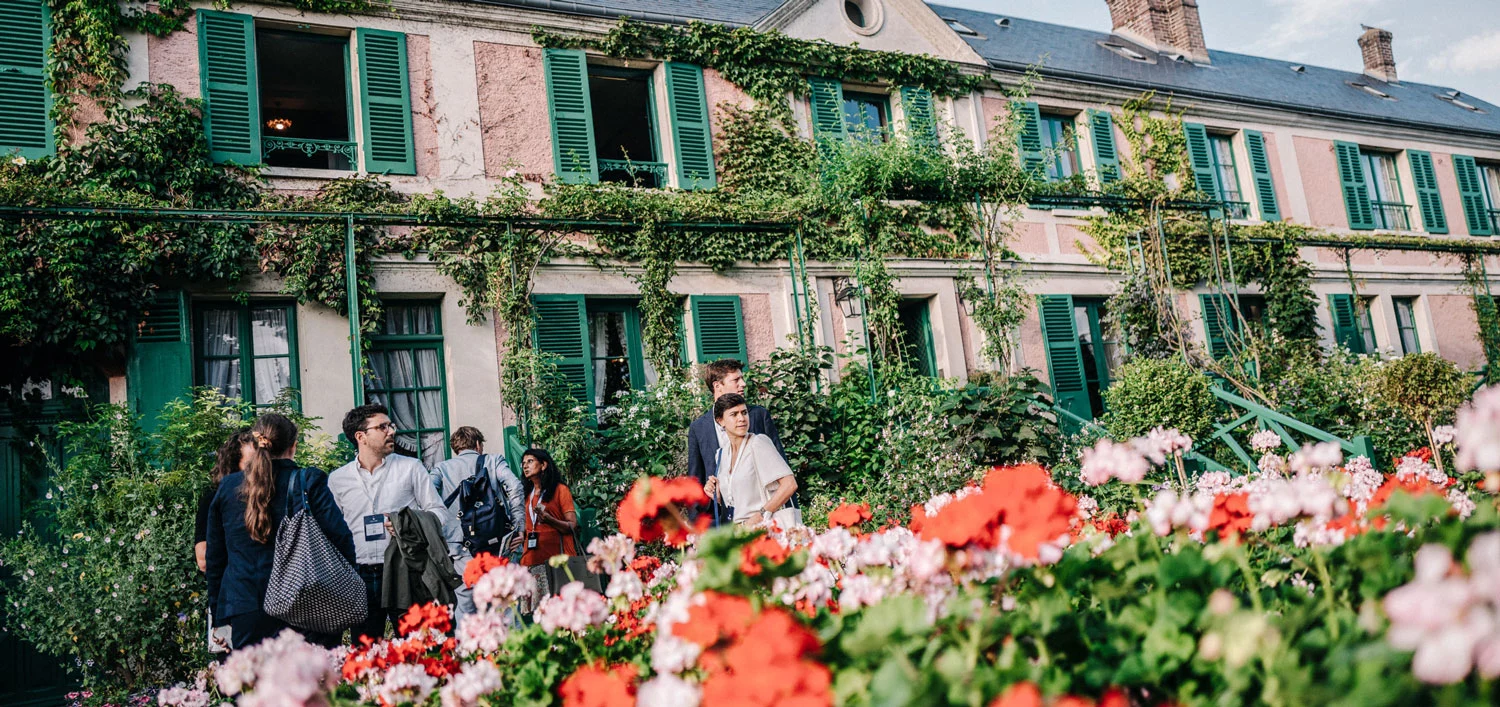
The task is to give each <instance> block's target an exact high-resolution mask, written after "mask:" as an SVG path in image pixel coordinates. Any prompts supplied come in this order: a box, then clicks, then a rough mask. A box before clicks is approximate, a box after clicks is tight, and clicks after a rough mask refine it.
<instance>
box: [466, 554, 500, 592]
mask: <svg viewBox="0 0 1500 707" xmlns="http://www.w3.org/2000/svg"><path fill="white" fill-rule="evenodd" d="M508 564H510V558H507V557H495V556H494V555H493V554H491V553H488V552H481V553H479V554H478V555H475V556H474V559H472V560H469V566H468V567H465V568H464V586H465V587H473V586H474V585H475V584H478V583H479V578H480V577H483V576H485V575H487V574H489V572H490V570H492V569H495V568H496V567H504V566H505V565H508Z"/></svg>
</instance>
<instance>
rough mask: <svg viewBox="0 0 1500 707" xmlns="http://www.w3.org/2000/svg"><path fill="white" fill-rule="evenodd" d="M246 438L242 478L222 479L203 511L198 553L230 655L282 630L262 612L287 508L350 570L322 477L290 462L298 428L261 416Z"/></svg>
mask: <svg viewBox="0 0 1500 707" xmlns="http://www.w3.org/2000/svg"><path fill="white" fill-rule="evenodd" d="M250 434H251V437H252V439H253V440H254V444H255V453H254V454H253V455H251V457H250V459H249V460H248V462H247V463H246V465H245V470H244V471H241V472H236V473H233V474H230V475H228V476H226V477H224V480H223V481H222V482H220V484H219V490H218V492H217V493H215V494H214V499H213V502H212V503H211V504H210V505H209V508H208V547H207V548H206V552H205V555H206V557H205V560H206V564H207V574H208V596H209V602H210V603H211V604H212V607H213V616H214V622H215V623H218V624H220V625H223V624H228V625H229V626H231V627H232V630H231V637H232V640H233V648H234V649H236V650H237V649H240V648H244V647H246V646H252V645H255V644H256V643H259V642H260V641H262V640H264V639H266V638H270V637H273V636H275V635H277V634H278V633H280V632H281V631H282V629H285V628H288V627H289V625H288V624H287V623H286V622H285V621H283V620H281V619H278V618H275V617H272V616H270V615H268V614H267V613H266V611H265V609H264V604H265V600H266V593H267V587H268V585H269V584H270V583H271V574H272V565H273V564H274V563H275V561H276V554H277V542H278V531H279V530H280V529H281V526H282V525H283V524H284V522H285V521H287V520H288V518H287V515H288V514H287V511H288V508H289V507H293V506H296V505H298V504H300V505H301V507H302V508H305V510H306V515H307V516H310V518H306V519H305V520H313V521H316V530H320V531H321V532H322V535H323V537H325V538H326V542H327V543H331V545H332V547H333V548H335V549H336V550H337V554H338V555H342V556H343V559H344V560H345V561H347V563H348V564H349V566H350V567H351V568H352V566H353V563H354V538H353V536H351V535H350V534H349V527H348V526H347V525H345V524H344V516H343V514H342V513H341V512H340V511H339V508H338V505H337V504H336V503H335V502H334V500H333V494H332V493H330V492H329V491H328V476H327V475H326V474H324V473H323V472H322V471H319V470H317V469H303V468H301V467H299V466H298V465H297V463H296V462H294V461H292V457H293V456H294V455H295V454H296V451H297V426H296V425H294V424H292V421H291V420H288V419H287V418H286V417H285V416H283V415H278V414H276V413H268V414H265V415H261V416H260V417H259V418H258V419H257V420H256V421H255V425H254V427H252V428H251V430H250ZM298 515H299V516H300V515H302V514H301V513H300V512H299V513H298ZM282 535H284V534H282ZM350 571H351V573H352V569H351V570H350ZM362 591H363V590H362V589H361V593H360V596H359V599H360V601H361V606H363V603H362V602H363V599H364V597H363V593H362ZM292 628H296V627H292ZM297 630H299V631H300V632H301V633H303V635H305V636H306V637H307V638H308V640H309V641H311V642H313V643H318V644H320V645H324V646H328V647H330V648H331V647H334V646H337V645H338V644H339V642H340V641H341V640H342V635H340V634H337V633H332V632H329V633H321V632H313V631H308V630H305V629H297Z"/></svg>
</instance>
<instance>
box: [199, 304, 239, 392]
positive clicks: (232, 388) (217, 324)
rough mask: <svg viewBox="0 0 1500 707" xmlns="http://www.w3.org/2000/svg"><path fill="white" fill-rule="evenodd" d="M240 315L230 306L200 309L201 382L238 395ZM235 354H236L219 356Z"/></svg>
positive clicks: (220, 390)
mask: <svg viewBox="0 0 1500 707" xmlns="http://www.w3.org/2000/svg"><path fill="white" fill-rule="evenodd" d="M239 355H240V318H239V312H237V311H235V310H232V309H210V310H207V311H205V312H204V313H203V356H204V361H203V384H204V385H210V386H213V387H215V388H217V389H218V390H219V392H220V393H223V394H224V397H226V398H231V399H236V400H237V399H239V397H240V360H239V358H238V356H239ZM220 356H234V357H236V358H218V357H220Z"/></svg>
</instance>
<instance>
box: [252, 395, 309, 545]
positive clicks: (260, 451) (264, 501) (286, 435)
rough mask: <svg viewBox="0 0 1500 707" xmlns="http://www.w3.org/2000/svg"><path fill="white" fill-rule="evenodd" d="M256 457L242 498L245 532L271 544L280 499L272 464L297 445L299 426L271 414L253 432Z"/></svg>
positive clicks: (265, 416)
mask: <svg viewBox="0 0 1500 707" xmlns="http://www.w3.org/2000/svg"><path fill="white" fill-rule="evenodd" d="M250 437H251V439H252V441H253V443H254V444H255V454H254V455H253V456H251V457H250V462H249V464H247V465H246V466H245V483H244V484H243V485H242V486H240V498H241V499H243V500H244V501H245V529H246V530H248V531H249V532H250V539H251V540H254V541H255V542H258V543H262V544H264V543H268V542H270V541H271V497H272V496H274V495H276V473H275V471H274V470H273V469H272V466H271V460H272V459H274V458H277V457H281V456H284V455H285V454H286V453H287V451H288V450H290V449H291V448H292V445H294V444H296V443H297V426H296V425H294V424H292V421H291V420H288V419H287V418H286V416H285V415H279V414H277V413H274V412H268V413H266V414H264V415H261V416H260V417H259V418H256V420H255V425H254V426H253V427H251V428H250Z"/></svg>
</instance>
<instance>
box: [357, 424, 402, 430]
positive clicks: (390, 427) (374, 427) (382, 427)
mask: <svg viewBox="0 0 1500 707" xmlns="http://www.w3.org/2000/svg"><path fill="white" fill-rule="evenodd" d="M394 429H396V426H395V425H393V424H391V423H389V422H382V423H380V424H378V425H370V426H369V427H361V428H360V430H359V431H360V432H369V431H370V430H380V431H381V432H390V431H391V430H394Z"/></svg>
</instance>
